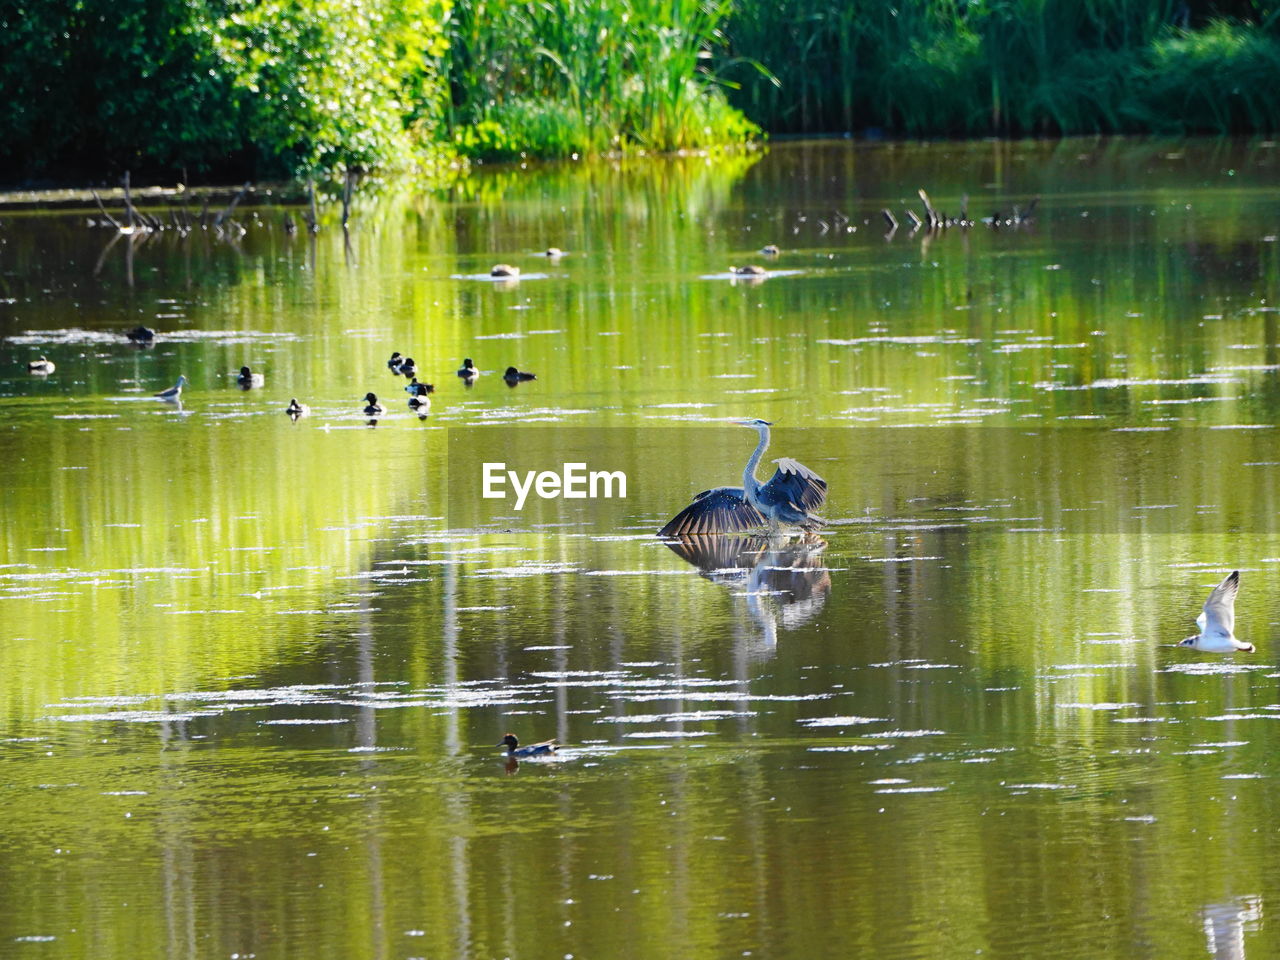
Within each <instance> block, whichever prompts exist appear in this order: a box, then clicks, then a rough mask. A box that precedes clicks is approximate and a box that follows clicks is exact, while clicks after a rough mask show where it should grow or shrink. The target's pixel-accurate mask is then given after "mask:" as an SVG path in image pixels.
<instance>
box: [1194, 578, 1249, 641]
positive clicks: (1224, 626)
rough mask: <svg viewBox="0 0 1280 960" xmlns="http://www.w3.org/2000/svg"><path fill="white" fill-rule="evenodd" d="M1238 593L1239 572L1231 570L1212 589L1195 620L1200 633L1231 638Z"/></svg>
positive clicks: (1233, 630)
mask: <svg viewBox="0 0 1280 960" xmlns="http://www.w3.org/2000/svg"><path fill="white" fill-rule="evenodd" d="M1239 592H1240V571H1239V570H1232V571H1231V573H1230V574H1228V576H1227V577H1226V579H1225V580H1223V581H1222V582H1221V583H1220V584H1218V585H1217V586H1216V587H1214V588H1213V593H1211V594H1209V599H1208V600H1206V601H1205V602H1204V612H1203V613H1201V614H1200V616H1199V617H1197V618H1196V623H1197V624H1198V625H1199V627H1200V630H1201V632H1202V633H1206V634H1210V633H1220V634H1222V635H1223V636H1224V637H1230V636H1233V635H1234V633H1235V628H1236V594H1237V593H1239Z"/></svg>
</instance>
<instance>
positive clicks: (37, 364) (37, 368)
mask: <svg viewBox="0 0 1280 960" xmlns="http://www.w3.org/2000/svg"><path fill="white" fill-rule="evenodd" d="M57 369H58V368H57V365H55V364H54V362H53V361H52V360H50V359H49V358H48V357H46V356H45V355H44V354H43V353H42V354H40V359H39V360H32V361H30V362H29V363H28V364H27V373H38V374H40V375H41V376H48V375H49V374H51V373H53V371H55V370H57Z"/></svg>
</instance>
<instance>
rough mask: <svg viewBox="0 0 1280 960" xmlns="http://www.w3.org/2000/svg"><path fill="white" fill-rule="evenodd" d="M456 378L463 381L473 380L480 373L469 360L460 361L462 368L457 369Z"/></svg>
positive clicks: (468, 358)
mask: <svg viewBox="0 0 1280 960" xmlns="http://www.w3.org/2000/svg"><path fill="white" fill-rule="evenodd" d="M458 376H460V377H462V378H463V379H464V380H474V379H475V378H476V377H478V376H480V371H479V370H477V369H476V365H475V364H474V363H472V362H471V358H470V357H467V359H465V360H463V361H462V366H461V367H459V368H458Z"/></svg>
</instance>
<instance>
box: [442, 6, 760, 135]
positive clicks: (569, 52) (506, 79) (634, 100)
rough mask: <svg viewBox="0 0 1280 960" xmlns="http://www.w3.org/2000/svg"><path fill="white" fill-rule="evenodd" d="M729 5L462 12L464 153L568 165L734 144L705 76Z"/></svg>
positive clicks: (453, 71)
mask: <svg viewBox="0 0 1280 960" xmlns="http://www.w3.org/2000/svg"><path fill="white" fill-rule="evenodd" d="M730 8H731V0H675V2H662V0H554V2H531V0H463V2H460V3H458V4H457V5H456V6H455V7H454V10H453V14H452V16H453V22H452V32H451V46H450V50H449V52H448V54H447V55H446V57H445V70H446V73H447V76H448V78H449V85H450V93H451V99H452V115H451V123H452V127H453V130H454V131H455V134H454V136H455V141H456V142H457V143H458V145H459V146H460V147H461V148H462V150H463V151H464V152H466V153H470V154H474V155H480V156H490V157H510V156H515V155H520V154H522V153H524V152H529V153H533V154H537V155H542V156H570V155H572V154H575V153H577V154H591V153H601V152H606V151H614V150H623V149H627V148H642V149H653V150H680V149H686V148H696V147H706V146H712V145H720V144H725V143H732V142H741V141H742V140H744V139H747V138H748V137H750V135H751V134H752V133H754V132H756V131H755V128H754V127H753V126H752V125H751V124H750V123H749V122H748V121H746V119H745V118H744V117H743V116H742V114H741V113H740V112H739V111H738V110H737V109H735V108H733V107H731V106H730V105H729V104H728V102H727V100H726V99H725V95H724V92H723V90H722V88H721V84H720V82H719V81H718V80H717V78H716V76H715V75H714V73H713V71H712V70H711V66H712V61H713V57H714V56H715V54H716V52H717V51H718V50H720V49H722V48H723V46H724V43H725V40H724V37H723V34H722V33H721V25H722V24H723V23H724V22H725V20H726V18H727V17H728V15H729V13H730Z"/></svg>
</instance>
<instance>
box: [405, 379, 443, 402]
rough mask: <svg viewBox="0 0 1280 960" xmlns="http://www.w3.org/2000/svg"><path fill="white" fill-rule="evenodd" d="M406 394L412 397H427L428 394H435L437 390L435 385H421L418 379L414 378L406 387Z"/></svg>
mask: <svg viewBox="0 0 1280 960" xmlns="http://www.w3.org/2000/svg"><path fill="white" fill-rule="evenodd" d="M404 392H405V393H407V394H409V396H411V397H425V396H426V395H427V394H428V393H435V392H436V388H435V385H434V384H430V383H419V382H418V378H417V377H414V378H413V379H412V380H410V381H409V382H408V384H406V385H405V388H404Z"/></svg>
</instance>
